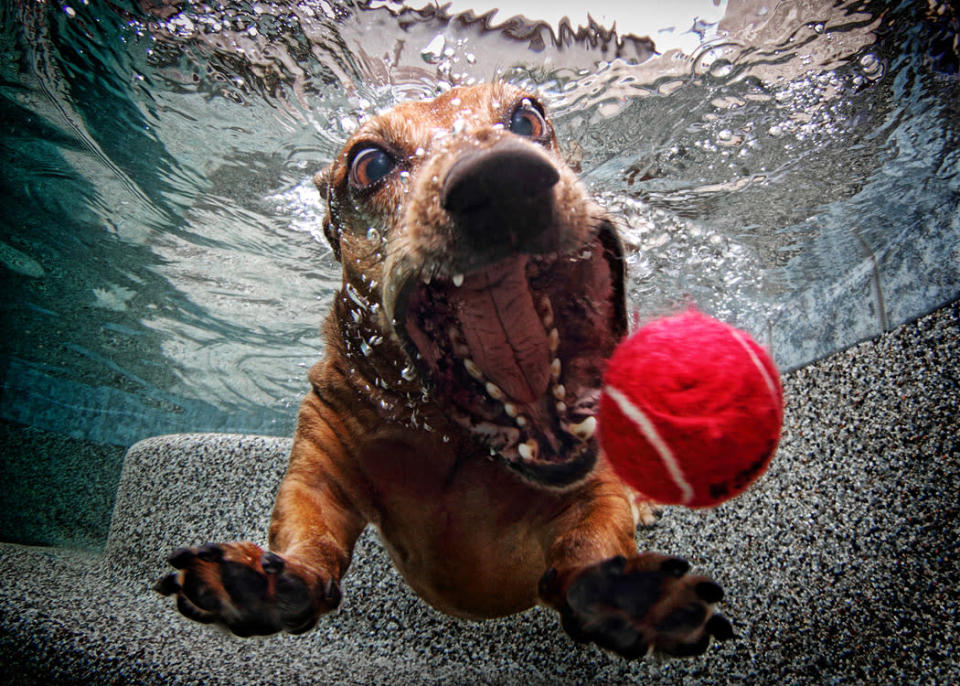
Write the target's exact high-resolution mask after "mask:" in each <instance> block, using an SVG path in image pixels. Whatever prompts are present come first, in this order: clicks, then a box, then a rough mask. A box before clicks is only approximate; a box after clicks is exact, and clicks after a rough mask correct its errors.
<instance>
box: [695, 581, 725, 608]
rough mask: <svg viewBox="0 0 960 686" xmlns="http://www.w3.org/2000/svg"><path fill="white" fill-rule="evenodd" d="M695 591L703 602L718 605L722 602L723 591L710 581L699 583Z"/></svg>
mask: <svg viewBox="0 0 960 686" xmlns="http://www.w3.org/2000/svg"><path fill="white" fill-rule="evenodd" d="M695 590H696V592H697V595H698V596H700V598H701V600H703V601H704V602H707V603H719V602H720V601H721V600H723V589H722V588H720V586H719V585H718V584H716V583H714V582H712V581H701V582H700V583H699V584H697V586H696V588H695Z"/></svg>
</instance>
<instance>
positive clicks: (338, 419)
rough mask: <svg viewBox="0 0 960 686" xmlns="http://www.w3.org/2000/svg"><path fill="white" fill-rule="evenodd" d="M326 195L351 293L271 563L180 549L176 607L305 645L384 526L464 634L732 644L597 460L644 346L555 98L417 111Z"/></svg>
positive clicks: (370, 137)
mask: <svg viewBox="0 0 960 686" xmlns="http://www.w3.org/2000/svg"><path fill="white" fill-rule="evenodd" d="M316 180H317V186H318V187H319V188H320V191H321V193H322V194H323V196H324V197H325V198H326V201H327V203H328V205H329V211H328V214H327V217H326V219H325V224H324V229H325V232H326V235H327V237H328V238H329V240H330V243H331V245H332V246H333V250H334V253H335V255H336V257H337V259H338V260H339V261H340V262H341V264H342V266H343V288H342V290H341V291H340V293H339V294H338V297H337V298H336V301H335V303H334V307H333V311H332V312H331V314H330V316H329V318H328V319H327V322H326V326H325V329H324V331H325V336H326V356H325V359H323V360H322V361H321V362H319V363H318V364H317V365H316V366H314V367H313V369H312V370H311V371H310V375H309V378H310V383H311V385H312V388H311V391H310V393H309V394H308V395H307V397H306V398H305V400H304V401H303V405H302V406H301V408H300V415H299V420H298V425H297V432H296V437H295V439H294V444H293V450H292V454H291V457H290V465H289V468H288V471H287V474H286V477H285V478H284V480H283V482H282V484H281V485H280V490H279V493H278V494H277V500H276V506H275V509H274V512H273V520H272V523H271V526H270V552H264V551H263V550H261V549H260V548H259V547H258V546H256V545H254V544H252V543H226V544H208V545H206V546H202V547H200V548H197V549H193V550H190V549H181V550H178V551H176V552H175V553H174V554H173V556H172V557H171V558H170V561H171V563H172V564H173V566H174V567H176V568H177V569H179V570H180V571H179V572H177V573H174V574H170V575H169V576H167V577H165V578H164V579H162V580H161V581H160V582H159V583H158V590H159V591H161V592H162V593H165V594H171V593H173V594H176V596H177V606H178V608H179V609H180V611H181V612H182V613H183V614H184V615H186V616H187V617H190V618H191V619H195V620H198V621H201V622H217V623H220V624H222V625H225V626H226V627H228V628H229V629H231V630H232V631H233V632H234V633H236V634H239V635H250V634H268V633H273V632H276V631H281V630H286V631H289V632H291V633H298V632H302V631H306V630H308V629H310V628H311V627H313V625H314V624H315V623H316V621H317V619H318V617H319V616H320V615H321V614H323V613H325V612H328V611H330V610H332V609H333V608H335V607H336V606H337V604H338V603H339V601H340V582H341V579H342V578H343V575H344V573H345V572H346V570H347V566H348V565H349V563H350V557H351V554H352V550H353V546H354V542H355V541H356V540H357V537H358V536H359V535H360V532H361V531H362V530H363V528H364V527H365V526H366V525H367V524H371V523H372V524H374V525H375V526H376V527H377V528H378V529H379V530H380V533H381V536H382V538H383V540H384V542H385V544H386V546H387V548H388V550H389V552H390V554H391V556H392V557H393V560H394V563H395V564H396V566H397V567H398V568H399V570H400V571H401V572H402V574H403V576H404V577H405V578H406V580H407V581H408V582H409V584H410V585H411V586H412V587H413V588H414V589H415V590H416V591H417V593H419V594H420V595H421V596H422V597H423V598H424V599H425V600H426V601H427V602H429V603H430V604H431V605H433V606H434V607H436V608H438V609H440V610H442V611H444V612H447V613H450V614H452V615H456V616H458V617H466V618H474V619H479V618H486V617H497V616H502V615H506V614H510V613H514V612H519V611H521V610H524V609H526V608H529V607H531V606H532V605H535V604H537V603H540V604H544V605H547V606H550V607H553V608H555V609H556V610H558V611H559V612H560V616H561V620H562V623H563V627H564V629H566V631H567V632H568V633H569V634H570V635H571V636H573V637H574V638H575V639H578V640H581V641H589V640H593V641H596V642H597V643H598V644H600V645H602V646H604V647H607V648H609V649H612V650H615V651H617V652H619V653H621V654H622V655H625V656H629V657H635V656H639V655H643V654H646V653H647V652H648V651H650V650H659V651H663V652H666V653H669V654H673V655H693V654H699V653H702V652H703V651H704V650H706V648H707V645H708V644H709V641H710V638H711V636H714V637H716V638H720V639H722V638H727V637H729V636H730V635H732V630H731V627H730V624H729V622H728V621H727V620H726V619H725V618H724V617H722V616H721V615H719V614H714V613H713V605H714V604H715V603H716V602H718V601H719V600H720V598H721V596H722V591H721V589H720V587H719V586H718V585H717V584H715V583H714V582H713V581H710V580H709V579H707V578H705V577H699V576H690V575H686V571H687V569H688V567H689V565H688V563H687V562H686V561H684V560H682V559H679V558H675V557H666V556H663V555H659V554H656V553H643V554H638V553H637V550H636V545H635V542H634V521H633V517H632V514H631V507H630V503H629V501H628V498H627V495H626V493H625V491H624V487H623V486H622V485H621V483H620V482H619V480H618V479H617V478H616V477H615V476H614V475H613V473H612V472H611V471H610V469H609V467H608V466H607V465H606V464H605V461H604V459H603V458H602V456H599V454H598V447H597V443H596V439H595V438H594V428H595V426H596V419H595V418H594V413H595V411H596V409H597V402H598V396H599V392H600V383H601V372H602V368H603V365H604V360H605V359H606V358H607V357H608V356H609V354H610V352H611V351H612V350H613V348H614V346H615V345H616V343H617V342H618V340H619V339H620V338H621V337H622V336H623V335H624V333H625V331H626V328H627V323H626V314H625V304H624V285H623V278H624V275H623V260H622V254H621V246H620V242H619V240H618V238H617V235H616V232H615V229H614V227H613V224H612V223H611V221H610V219H609V218H608V217H607V216H606V215H605V214H604V212H603V210H602V209H600V208H599V207H598V206H597V205H596V204H594V203H593V202H592V201H591V200H590V199H589V198H588V197H587V195H586V194H585V192H584V189H583V188H582V186H581V185H580V184H579V182H578V181H577V179H576V177H575V176H574V174H573V172H572V171H571V170H570V169H569V168H568V167H567V166H566V165H565V164H564V163H563V162H562V161H561V157H560V154H559V149H558V146H557V142H556V140H555V138H554V132H553V128H552V127H551V125H550V123H549V121H548V120H547V119H546V118H545V116H544V112H543V108H542V107H541V105H540V104H539V103H538V102H537V101H536V99H535V98H534V97H533V96H532V95H529V94H526V93H523V92H520V91H518V90H517V89H515V88H513V87H511V86H507V85H503V84H495V85H485V86H477V87H471V88H457V89H454V90H451V91H449V92H447V93H444V94H443V95H441V96H439V97H437V98H436V99H435V100H432V101H427V102H414V103H405V104H401V105H399V106H397V107H396V108H394V109H393V110H392V111H390V112H387V113H386V114H383V115H380V116H377V117H374V118H372V119H370V120H368V121H367V122H366V123H365V124H363V126H361V127H360V129H359V130H358V131H357V132H356V133H355V134H354V135H353V136H351V138H350V140H349V141H347V145H346V146H345V147H344V149H343V151H342V152H341V153H340V155H339V156H338V157H337V159H336V161H335V162H334V163H333V164H332V165H331V166H330V167H329V168H327V169H326V170H325V171H324V172H322V173H321V174H319V175H318V176H317V179H316Z"/></svg>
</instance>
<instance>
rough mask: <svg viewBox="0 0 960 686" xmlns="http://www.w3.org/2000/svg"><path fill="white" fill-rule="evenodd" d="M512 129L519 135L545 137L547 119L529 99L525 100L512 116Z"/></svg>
mask: <svg viewBox="0 0 960 686" xmlns="http://www.w3.org/2000/svg"><path fill="white" fill-rule="evenodd" d="M510 130H511V131H512V132H513V133H515V134H517V135H518V136H527V137H529V138H543V137H544V136H545V135H546V133H547V120H546V119H544V118H543V115H542V114H540V110H538V109H537V108H536V107H534V106H533V105H532V104H531V103H530V101H529V100H524V101H523V102H522V103H521V104H520V106H519V107H518V108H517V109H516V110H515V111H514V113H513V116H511V117H510Z"/></svg>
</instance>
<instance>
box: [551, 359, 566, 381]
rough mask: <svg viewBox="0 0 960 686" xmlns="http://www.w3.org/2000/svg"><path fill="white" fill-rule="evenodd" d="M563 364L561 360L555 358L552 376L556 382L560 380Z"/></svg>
mask: <svg viewBox="0 0 960 686" xmlns="http://www.w3.org/2000/svg"><path fill="white" fill-rule="evenodd" d="M562 368H563V367H562V364H561V363H560V358H559V357H555V358H553V362H551V363H550V375H551V376H552V377H553V380H554V381H556V380H557V379H559V378H560V371H561V370H562Z"/></svg>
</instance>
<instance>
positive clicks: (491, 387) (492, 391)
mask: <svg viewBox="0 0 960 686" xmlns="http://www.w3.org/2000/svg"><path fill="white" fill-rule="evenodd" d="M485 388H486V389H487V395H489V396H490V397H491V398H493V399H494V400H503V399H504V398H505V397H506V395H504V393H503V391H502V390H501V389H500V387H499V386H498V385H497V384H495V383H492V382H490V381H488V382H487V385H486V386H485Z"/></svg>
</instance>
